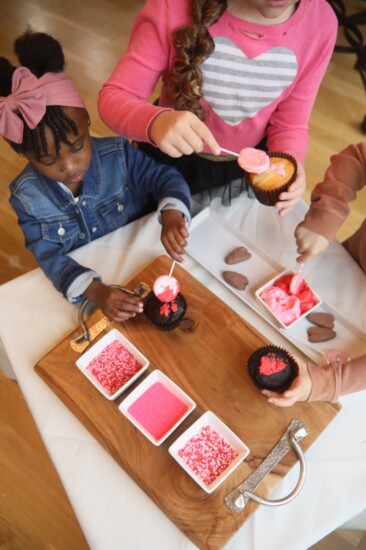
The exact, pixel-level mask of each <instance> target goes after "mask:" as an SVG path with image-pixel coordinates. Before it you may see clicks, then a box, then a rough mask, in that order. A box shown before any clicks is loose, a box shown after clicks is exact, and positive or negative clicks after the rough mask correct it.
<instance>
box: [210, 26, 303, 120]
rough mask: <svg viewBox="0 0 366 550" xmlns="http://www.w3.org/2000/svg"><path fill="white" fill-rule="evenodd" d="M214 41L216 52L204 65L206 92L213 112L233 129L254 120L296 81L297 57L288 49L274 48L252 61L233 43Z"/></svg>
mask: <svg viewBox="0 0 366 550" xmlns="http://www.w3.org/2000/svg"><path fill="white" fill-rule="evenodd" d="M214 41H215V50H214V51H213V53H212V54H211V56H210V57H209V58H208V59H206V60H205V61H204V62H203V63H202V66H201V69H202V74H203V85H202V90H203V94H204V98H205V101H206V102H207V103H208V105H209V106H210V107H211V109H212V110H213V111H214V112H215V113H216V115H217V116H219V117H220V118H221V119H222V120H224V121H225V122H226V123H227V124H229V125H230V126H235V125H236V124H240V123H241V122H243V121H244V120H246V119H247V118H252V117H254V116H255V115H256V114H257V113H258V112H259V111H260V110H261V109H264V108H265V107H267V105H270V104H271V103H273V101H275V100H276V99H278V97H279V96H280V95H281V94H282V92H283V91H284V90H286V88H287V87H288V86H290V85H291V84H292V82H293V81H294V79H295V76H296V74H297V61H296V56H295V54H294V53H293V52H292V51H291V50H289V49H288V48H284V47H278V48H272V49H270V50H267V51H266V52H264V53H262V54H261V55H259V56H257V57H255V58H253V59H250V58H249V57H247V56H246V55H245V54H244V53H243V52H242V51H241V50H240V48H238V46H237V45H236V44H234V42H232V41H231V40H228V39H227V38H223V37H216V38H215V39H214Z"/></svg>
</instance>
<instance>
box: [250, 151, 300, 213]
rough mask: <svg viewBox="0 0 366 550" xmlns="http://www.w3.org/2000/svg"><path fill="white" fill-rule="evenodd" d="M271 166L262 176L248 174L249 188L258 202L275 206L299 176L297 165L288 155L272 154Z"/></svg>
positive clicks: (270, 154)
mask: <svg viewBox="0 0 366 550" xmlns="http://www.w3.org/2000/svg"><path fill="white" fill-rule="evenodd" d="M268 155H269V157H270V166H269V168H268V170H265V171H264V172H261V173H260V174H254V173H250V172H248V173H247V179H248V184H249V186H250V187H251V188H252V189H253V193H254V194H255V196H256V198H257V200H258V201H259V202H260V203H262V204H265V205H266V206H274V205H275V204H276V202H277V201H278V197H279V196H280V194H281V193H282V192H283V191H287V189H288V188H289V186H290V185H291V183H292V182H293V181H295V178H296V174H297V163H296V160H295V159H294V157H292V156H291V155H288V154H287V153H278V152H270V153H268Z"/></svg>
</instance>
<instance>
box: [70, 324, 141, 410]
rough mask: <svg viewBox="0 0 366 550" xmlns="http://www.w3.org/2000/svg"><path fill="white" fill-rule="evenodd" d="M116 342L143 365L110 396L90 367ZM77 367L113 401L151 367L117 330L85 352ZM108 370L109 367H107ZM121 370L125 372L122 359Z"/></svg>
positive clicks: (111, 331) (108, 333) (77, 362)
mask: <svg viewBox="0 0 366 550" xmlns="http://www.w3.org/2000/svg"><path fill="white" fill-rule="evenodd" d="M114 341H117V342H118V343H119V344H120V345H122V346H123V347H124V348H125V349H126V350H127V351H128V352H129V353H130V354H131V355H132V356H133V357H134V359H136V360H137V361H138V362H139V363H141V368H140V369H139V370H138V371H137V372H136V373H135V374H133V375H132V376H130V378H128V380H126V381H125V383H124V384H123V385H121V386H120V387H119V388H118V390H117V391H116V392H115V393H113V394H110V393H109V392H108V391H107V389H106V387H104V386H103V384H102V383H101V382H99V381H98V380H97V378H96V377H95V376H94V375H93V374H91V373H90V372H89V370H88V366H89V365H90V363H91V361H92V360H93V359H95V358H96V357H97V356H98V355H100V354H101V353H102V352H103V351H104V350H105V349H106V347H107V346H109V344H112V343H113V342H114ZM76 366H77V367H78V368H79V369H80V370H81V372H82V373H83V374H84V375H85V376H86V377H87V379H88V380H89V381H90V382H91V383H92V384H93V386H95V387H96V389H97V390H99V391H100V393H101V394H102V395H104V397H106V398H107V399H109V400H110V401H112V400H113V399H116V398H117V397H118V396H119V395H121V393H122V392H124V391H125V390H126V389H127V388H128V387H129V386H130V385H131V384H133V382H134V381H135V380H137V378H138V377H139V376H141V374H142V373H143V372H145V370H146V369H147V367H148V366H149V361H148V359H147V358H146V357H145V356H144V355H142V353H141V352H140V351H139V350H138V349H137V348H136V347H135V346H134V345H133V344H131V342H130V341H129V340H127V338H125V337H124V336H123V334H121V333H120V332H119V330H117V329H112V330H110V331H109V332H107V334H105V335H104V336H103V338H101V339H100V340H99V341H98V342H97V343H96V344H94V346H92V347H91V348H90V349H89V350H88V351H87V352H85V353H84V354H83V355H82V356H81V357H80V358H79V359H78V360H77V361H76ZM105 367H106V368H107V367H108V365H105ZM120 367H121V370H123V367H124V363H123V360H122V359H121V365H120Z"/></svg>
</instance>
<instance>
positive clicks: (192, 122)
mask: <svg viewBox="0 0 366 550" xmlns="http://www.w3.org/2000/svg"><path fill="white" fill-rule="evenodd" d="M149 137H150V139H151V141H152V142H153V143H154V144H155V145H156V146H157V147H159V149H160V150H161V151H163V153H166V154H167V155H169V156H170V157H173V158H178V157H181V156H182V155H191V154H192V153H200V152H201V151H202V149H203V147H204V145H207V147H209V148H210V149H211V151H212V153H213V154H214V155H219V154H220V151H221V149H220V146H219V144H218V143H217V141H216V140H215V138H214V137H213V135H212V133H211V132H210V130H209V129H208V128H207V126H206V124H204V123H203V122H202V121H201V120H200V119H199V118H198V117H197V116H196V115H194V114H193V113H191V112H190V111H162V112H161V113H160V114H158V115H157V116H156V117H155V118H154V120H153V121H152V122H151V125H150V128H149Z"/></svg>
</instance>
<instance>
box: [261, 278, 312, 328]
mask: <svg viewBox="0 0 366 550" xmlns="http://www.w3.org/2000/svg"><path fill="white" fill-rule="evenodd" d="M255 296H256V298H257V300H258V301H259V302H260V303H261V304H262V305H263V306H264V307H265V308H266V309H267V310H268V311H269V312H270V313H271V314H272V315H273V317H275V319H276V320H277V321H278V323H279V324H280V325H281V327H283V328H285V329H286V328H290V327H292V326H294V325H295V324H296V323H298V322H299V321H301V320H302V319H304V317H306V316H307V315H308V314H309V313H310V312H311V311H313V310H314V309H316V308H317V307H318V306H320V304H321V303H322V300H321V298H320V297H319V296H318V295H317V294H316V292H314V290H312V289H311V288H310V286H309V285H308V284H307V282H306V281H305V279H304V277H303V276H302V275H301V274H300V273H297V272H295V271H290V270H287V271H283V272H282V273H280V274H279V275H277V276H276V277H274V278H273V279H271V280H270V281H268V282H267V283H266V284H265V285H263V286H261V287H260V288H259V289H258V290H257V291H256V292H255Z"/></svg>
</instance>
